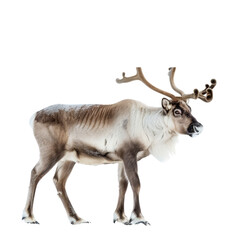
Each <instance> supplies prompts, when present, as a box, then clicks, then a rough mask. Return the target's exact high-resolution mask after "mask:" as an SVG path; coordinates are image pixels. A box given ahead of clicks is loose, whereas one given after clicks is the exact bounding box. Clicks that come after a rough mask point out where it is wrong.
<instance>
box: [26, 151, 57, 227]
mask: <svg viewBox="0 0 240 240" xmlns="http://www.w3.org/2000/svg"><path fill="white" fill-rule="evenodd" d="M61 157H62V154H56V155H55V156H53V155H49V156H44V157H43V156H42V157H41V158H40V160H39V161H38V163H37V164H36V165H35V167H34V168H33V169H32V172H31V179H30V186H29V190H28V197H27V202H26V206H25V208H24V211H23V216H22V220H24V221H25V222H26V223H32V224H38V222H37V221H36V220H35V218H34V215H33V202H34V197H35V192H36V188H37V184H38V183H39V181H40V180H41V178H42V177H43V176H44V175H45V174H46V173H47V172H48V171H49V170H50V169H51V168H52V167H53V166H54V165H55V164H56V162H58V161H59V160H60V159H61Z"/></svg>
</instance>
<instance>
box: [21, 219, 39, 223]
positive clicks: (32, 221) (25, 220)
mask: <svg viewBox="0 0 240 240" xmlns="http://www.w3.org/2000/svg"><path fill="white" fill-rule="evenodd" d="M22 220H23V221H24V222H25V223H29V224H39V222H38V221H36V220H35V218H34V217H22Z"/></svg>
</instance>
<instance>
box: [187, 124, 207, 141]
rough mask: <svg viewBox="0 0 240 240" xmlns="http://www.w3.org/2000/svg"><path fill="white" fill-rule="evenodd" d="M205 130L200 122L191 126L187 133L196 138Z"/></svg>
mask: <svg viewBox="0 0 240 240" xmlns="http://www.w3.org/2000/svg"><path fill="white" fill-rule="evenodd" d="M202 130H203V125H202V124H201V123H199V122H193V123H191V124H190V125H189V127H188V129H187V133H188V135H189V136H191V137H194V136H196V135H199V134H200V133H201V132H202Z"/></svg>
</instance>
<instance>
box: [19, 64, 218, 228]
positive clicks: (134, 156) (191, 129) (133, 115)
mask: <svg viewBox="0 0 240 240" xmlns="http://www.w3.org/2000/svg"><path fill="white" fill-rule="evenodd" d="M175 69H176V68H170V69H169V78H170V83H171V86H172V88H173V90H175V91H176V92H177V93H179V94H180V96H175V95H173V94H171V93H169V92H166V91H163V90H161V89H159V88H156V87H155V86H153V85H152V84H151V83H149V82H148V81H147V80H146V78H145V77H144V75H143V73H142V70H141V68H137V74H136V75H134V76H131V77H126V76H125V73H123V78H122V79H121V80H120V79H117V80H116V81H117V82H118V83H126V82H130V81H134V80H140V81H142V82H143V83H144V84H145V85H147V86H148V87H149V88H151V89H152V90H154V91H156V92H158V93H161V94H163V95H165V96H167V97H169V98H170V99H167V98H163V99H162V107H161V108H155V107H148V106H146V105H144V104H142V103H140V102H138V101H135V100H123V101H121V102H118V103H115V104H112V105H54V106H50V107H47V108H45V109H43V110H41V111H38V112H37V113H36V114H35V115H34V116H33V118H32V126H33V132H34V135H35V138H36V140H37V143H38V145H39V150H40V160H39V161H38V163H37V164H36V165H35V167H34V168H33V169H32V172H31V179H30V187H29V192H28V198H27V202H26V206H25V208H24V211H23V217H22V219H23V220H24V221H25V222H27V223H34V224H38V222H37V221H36V219H35V218H34V215H33V202H34V196H35V190H36V187H37V184H38V182H39V181H40V179H41V178H42V177H43V176H44V175H45V174H46V173H47V172H48V171H49V170H50V169H51V168H52V167H53V166H54V165H55V164H56V163H58V165H57V169H56V173H55V175H54V178H53V181H54V183H55V186H56V189H57V192H58V196H59V197H60V199H61V200H62V203H63V205H64V207H65V209H66V212H67V215H68V217H69V220H70V223H71V224H81V223H88V221H86V220H84V219H83V218H81V217H79V216H78V215H77V213H76V212H75V210H74V208H73V206H72V204H71V202H70V200H69V198H68V195H67V192H66V189H65V184H66V181H67V179H68V177H69V175H70V173H71V171H72V169H73V167H74V165H75V163H82V164H88V165H99V164H113V163H117V164H118V179H119V197H118V203H117V207H116V210H115V212H114V216H113V222H114V223H115V222H120V223H123V224H126V225H132V224H139V223H143V224H145V225H148V224H149V222H148V221H146V220H145V218H144V217H143V215H142V212H141V208H140V203H139V191H140V180H139V177H138V166H137V162H138V161H139V160H140V159H142V158H144V157H147V156H148V155H150V154H152V155H153V156H154V157H156V158H157V159H162V158H165V157H167V156H168V155H169V154H170V153H171V152H172V151H173V149H174V145H175V142H176V138H177V136H178V134H185V135H189V136H190V137H193V136H196V135H198V134H200V133H201V132H202V129H203V126H202V125H201V124H200V123H199V122H198V121H197V120H196V118H194V117H193V116H192V114H191V108H190V107H189V105H188V104H187V100H188V99H191V98H192V99H197V98H199V99H201V100H203V101H205V102H210V101H211V100H212V98H213V91H212V89H213V88H214V87H215V85H216V80H214V79H212V80H211V85H210V86H209V85H206V87H205V89H204V90H202V91H198V90H197V89H195V90H194V91H193V93H191V94H185V93H184V92H183V91H182V90H180V89H179V88H177V87H176V85H175V83H174V73H175ZM128 182H130V185H131V188H132V191H133V199H134V207H133V211H132V213H131V217H130V220H129V219H128V218H127V217H126V215H125V213H124V198H125V193H126V190H127V187H128Z"/></svg>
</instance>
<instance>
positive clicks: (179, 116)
mask: <svg viewBox="0 0 240 240" xmlns="http://www.w3.org/2000/svg"><path fill="white" fill-rule="evenodd" d="M175 71H176V68H169V78H170V84H171V86H172V88H173V90H175V91H176V92H177V93H179V94H180V96H175V95H173V94H171V93H169V92H166V91H164V90H162V89H159V88H156V87H155V86H153V85H152V84H151V83H149V82H148V81H147V80H146V78H145V77H144V75H143V73H142V69H141V68H140V67H138V68H137V74H136V75H134V76H131V77H125V73H123V74H122V75H123V78H122V79H117V80H116V81H117V83H126V82H131V81H134V80H140V81H142V82H143V83H144V84H145V85H146V86H148V87H149V88H151V89H152V90H154V91H156V92H158V93H161V94H163V95H165V96H167V97H169V98H170V100H168V99H166V98H163V99H162V108H163V112H164V115H165V116H167V117H169V119H170V120H171V121H172V122H173V129H172V130H173V131H175V132H177V133H180V134H187V135H189V136H191V137H193V136H196V135H198V134H200V133H201V132H202V129H203V126H202V124H201V123H199V122H198V121H197V120H196V118H194V117H193V116H192V114H191V108H190V106H189V105H188V104H187V100H188V99H190V98H193V99H198V98H199V99H201V100H202V101H204V102H210V101H211V100H212V99H213V91H212V89H213V88H214V87H215V86H216V83H217V82H216V80H215V79H212V80H211V85H208V84H206V86H205V89H203V90H202V91H199V90H198V89H194V90H193V93H191V94H185V93H184V92H183V91H182V90H180V89H179V88H177V87H176V85H175V83H174V74H175Z"/></svg>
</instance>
